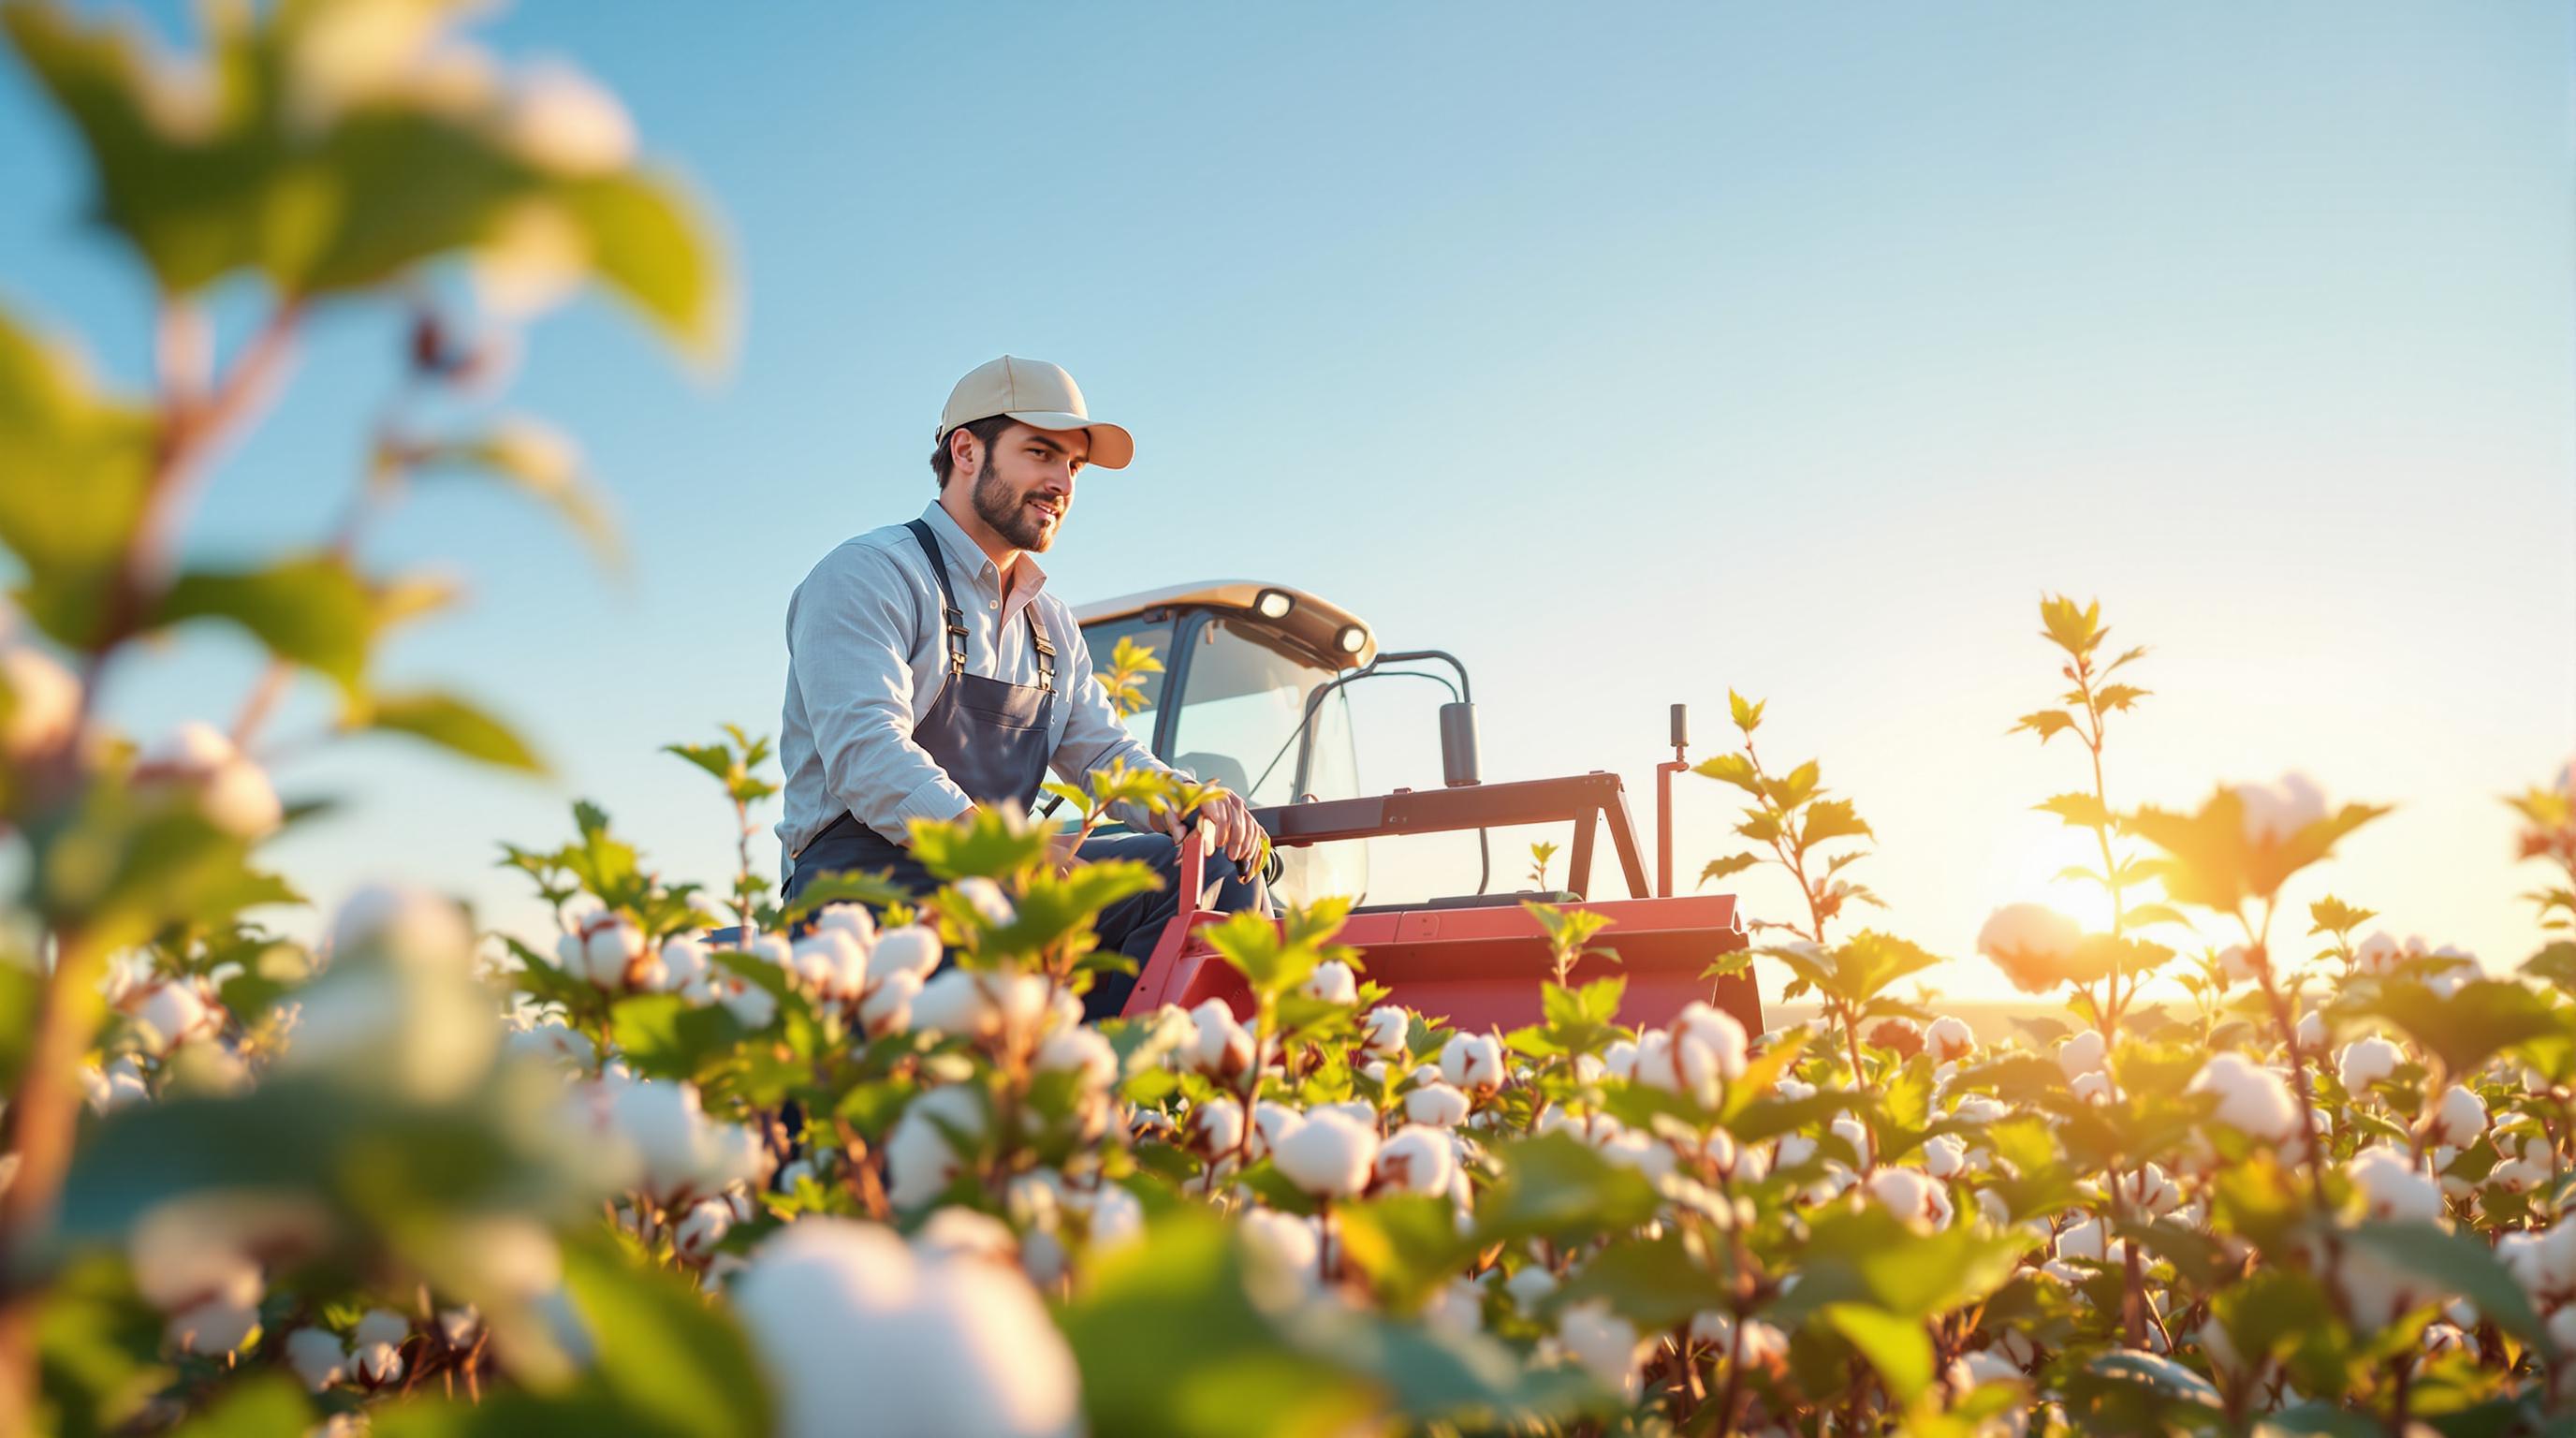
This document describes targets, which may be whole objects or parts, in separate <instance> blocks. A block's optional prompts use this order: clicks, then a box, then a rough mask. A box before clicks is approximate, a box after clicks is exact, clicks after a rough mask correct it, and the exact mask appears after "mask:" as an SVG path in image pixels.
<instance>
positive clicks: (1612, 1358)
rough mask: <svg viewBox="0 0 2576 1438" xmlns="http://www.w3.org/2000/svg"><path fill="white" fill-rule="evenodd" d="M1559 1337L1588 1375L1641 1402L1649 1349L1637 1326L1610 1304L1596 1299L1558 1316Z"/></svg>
mask: <svg viewBox="0 0 2576 1438" xmlns="http://www.w3.org/2000/svg"><path fill="white" fill-rule="evenodd" d="M1556 1334H1557V1338H1558V1339H1559V1341H1561V1342H1563V1343H1564V1344H1565V1350H1566V1352H1568V1353H1570V1354H1572V1355H1573V1357H1574V1361H1575V1362H1576V1363H1578V1364H1581V1365H1582V1366H1583V1369H1584V1371H1585V1372H1587V1373H1590V1374H1591V1375H1592V1376H1593V1377H1594V1378H1596V1379H1599V1380H1600V1381H1601V1383H1602V1384H1603V1385H1605V1386H1607V1387H1610V1388H1615V1389H1617V1390H1618V1391H1619V1392H1620V1393H1621V1394H1622V1395H1623V1396H1624V1397H1625V1398H1626V1399H1627V1401H1629V1402H1631V1403H1634V1402H1636V1401H1637V1397H1638V1394H1639V1392H1640V1390H1641V1387H1642V1382H1641V1376H1640V1373H1639V1371H1638V1370H1639V1367H1640V1365H1642V1364H1643V1363H1644V1362H1645V1358H1646V1353H1647V1345H1646V1344H1645V1343H1643V1342H1641V1341H1640V1340H1639V1339H1638V1337H1637V1326H1636V1325H1635V1324H1633V1323H1630V1322H1629V1321H1628V1320H1627V1319H1624V1318H1621V1317H1620V1316H1618V1315H1617V1314H1616V1313H1613V1312H1611V1311H1610V1305H1609V1304H1607V1303H1604V1302H1602V1301H1600V1300H1598V1299H1593V1300H1589V1301H1586V1302H1583V1303H1577V1304H1573V1305H1570V1306H1569V1307H1567V1309H1566V1310H1565V1312H1563V1313H1561V1314H1559V1315H1557V1324H1556Z"/></svg>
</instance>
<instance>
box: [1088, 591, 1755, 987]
mask: <svg viewBox="0 0 2576 1438" xmlns="http://www.w3.org/2000/svg"><path fill="white" fill-rule="evenodd" d="M1074 614H1075V618H1076V619H1077V620H1078V621H1079V622H1080V623H1081V625H1082V632H1083V637H1084V639H1085V640H1086V641H1087V643H1088V644H1089V646H1090V649H1091V654H1092V659H1093V663H1094V666H1095V667H1096V668H1098V669H1100V670H1101V671H1103V672H1106V671H1107V670H1108V668H1109V666H1110V658H1111V655H1112V654H1113V653H1114V652H1115V651H1116V649H1117V647H1118V643H1119V641H1120V640H1122V639H1132V640H1134V641H1135V642H1136V643H1137V644H1139V645H1143V646H1145V647H1148V648H1150V649H1152V650H1153V651H1154V653H1155V654H1156V655H1158V656H1159V657H1160V658H1161V660H1162V663H1163V669H1162V672H1161V673H1158V674H1149V675H1147V676H1145V678H1144V682H1143V684H1142V685H1141V688H1142V690H1143V699H1144V703H1143V705H1142V707H1141V708H1139V709H1137V710H1136V711H1135V712H1134V713H1133V714H1131V715H1130V716H1129V717H1128V721H1127V722H1128V726H1129V728H1130V730H1131V731H1132V732H1133V733H1134V734H1135V736H1136V738H1137V740H1138V741H1139V742H1140V743H1142V744H1144V745H1145V746H1146V747H1147V748H1149V749H1151V750H1152V751H1153V753H1154V755H1155V756H1156V757H1157V758H1160V759H1161V760H1163V761H1164V762H1165V763H1167V764H1170V765H1172V766H1173V767H1175V768H1179V769H1185V770H1188V771H1190V772H1192V773H1194V774H1195V775H1197V777H1198V778H1200V779H1201V780H1210V781H1215V782H1219V783H1222V784H1224V785H1225V786H1226V787H1227V788H1228V789H1231V790H1233V791H1234V792H1236V793H1238V794H1241V795H1243V796H1244V798H1245V800H1246V801H1247V802H1248V803H1250V804H1251V805H1252V806H1253V811H1254V813H1255V814H1256V815H1257V816H1258V817H1259V819H1260V821H1261V825H1262V827H1263V828H1264V829H1265V830H1267V831H1268V832H1269V834H1270V836H1271V841H1272V844H1273V847H1274V850H1275V858H1274V862H1273V865H1272V869H1271V891H1272V893H1273V894H1274V896H1276V897H1278V898H1281V899H1285V900H1288V901H1291V902H1295V901H1300V900H1307V899H1312V898H1315V897H1319V896H1322V895H1325V894H1350V895H1354V896H1358V897H1359V900H1360V901H1359V902H1358V903H1357V904H1356V905H1355V906H1354V907H1353V908H1352V910H1351V914H1350V919H1349V922H1348V923H1347V924H1346V925H1345V927H1344V928H1343V930H1342V933H1341V939H1342V941H1343V942H1346V943H1349V944H1353V945H1355V946H1357V947H1358V948H1359V949H1360V950H1361V953H1362V957H1363V960H1364V963H1365V966H1366V975H1367V977H1369V978H1371V979H1374V980H1376V981H1377V982H1379V983H1381V984H1384V985H1386V987H1387V988H1388V989H1389V990H1390V991H1391V995H1390V1002H1393V1003H1398V1004H1402V1005H1404V1006H1405V1007H1408V1008H1412V1009H1418V1010H1420V1011H1421V1012H1422V1013H1424V1014H1426V1015H1430V1016H1433V1017H1438V1018H1445V1019H1447V1020H1448V1021H1449V1022H1450V1023H1451V1024H1452V1025H1454V1026H1456V1027H1458V1028H1461V1029H1470V1030H1483V1029H1488V1028H1496V1027H1500V1028H1505V1029H1510V1028H1517V1027H1520V1026H1522V1025H1526V1024H1531V1023H1536V1022H1538V1021H1539V1020H1540V1017H1541V1015H1540V994H1541V989H1542V980H1544V979H1546V978H1548V977H1550V976H1552V974H1553V972H1554V960H1553V955H1552V953H1551V951H1550V949H1549V947H1548V942H1547V937H1546V931H1545V929H1544V928H1543V927H1542V925H1541V924H1540V922H1539V919H1538V917H1537V916H1536V915H1534V914H1532V913H1531V912H1529V911H1528V910H1527V909H1525V908H1523V907H1522V905H1523V904H1524V903H1525V902H1545V903H1551V904H1565V905H1579V906H1581V907H1583V908H1587V909H1591V910H1594V911H1597V912H1598V913H1599V914H1601V915H1602V916H1603V917H1605V918H1607V919H1608V920H1609V921H1610V922H1609V925H1608V926H1607V927H1606V928H1605V929H1604V930H1603V931H1602V935H1601V938H1602V941H1603V944H1604V945H1605V946H1606V947H1610V948H1613V949H1615V950H1616V951H1617V957H1616V959H1615V960H1614V959H1612V958H1609V957H1607V956H1598V955H1596V956H1591V957H1587V958H1585V959H1583V960H1582V961H1581V962H1580V963H1579V964H1578V965H1577V967H1576V969H1575V972H1574V975H1573V976H1574V977H1575V978H1576V979H1578V980H1583V979H1592V978H1598V977H1601V976H1603V975H1606V974H1612V973H1616V974H1622V975H1625V976H1626V978H1627V988H1626V990H1625V993H1624V994H1623V996H1622V1000H1621V1007H1620V1014H1619V1018H1620V1020H1621V1021H1622V1022H1625V1023H1629V1024H1637V1025H1644V1024H1655V1023H1661V1022H1666V1021H1669V1020H1670V1019H1671V1018H1672V1017H1673V1016H1674V1015H1675V1014H1676V1013H1678V1012H1679V1011H1680V1010H1681V1009H1682V1007H1683V1006H1684V1005H1685V1004H1688V1003H1689V1002H1691V1001H1692V1000H1694V999H1700V1000H1707V1001H1709V1002H1711V1003H1713V1004H1715V1005H1716V1006H1718V1007H1719V1008H1721V1009H1724V1010H1726V1011H1727V1012H1729V1013H1731V1014H1733V1015H1734V1016H1735V1018H1736V1019H1737V1020H1738V1021H1739V1022H1741V1023H1742V1024H1743V1025H1744V1028H1745V1031H1746V1032H1747V1033H1760V1032H1762V1006H1761V999H1760V996H1759V993H1758V991H1757V990H1756V988H1755V986H1754V983H1753V979H1752V976H1751V974H1750V973H1749V972H1743V971H1739V972H1736V973H1733V974H1729V975H1725V976H1722V977H1719V978H1715V979H1712V978H1709V977H1707V976H1706V972H1707V969H1708V966H1709V964H1710V962H1711V961H1712V960H1713V959H1715V958H1717V957H1718V956H1719V955H1721V954H1725V953H1728V952H1731V951H1735V950H1740V949H1742V948H1744V947H1745V943H1746V940H1745V925H1744V922H1743V919H1742V917H1741V916H1740V915H1739V913H1738V911H1737V908H1736V902H1735V899H1734V897H1733V896H1732V895H1726V894H1707V895H1676V894H1674V893H1673V836H1672V780H1673V776H1674V775H1675V774H1677V773H1679V772H1680V771H1681V770H1683V769H1684V768H1686V767H1687V764H1686V762H1685V760H1684V757H1683V756H1684V753H1685V751H1686V749H1687V747H1688V743H1689V737H1688V732H1687V716H1686V715H1685V714H1684V712H1683V708H1682V706H1681V705H1678V704H1676V705H1674V706H1673V708H1672V715H1671V723H1672V731H1671V744H1672V749H1673V757H1672V758H1671V759H1669V760H1667V761H1665V762H1663V763H1661V764H1659V765H1658V766H1657V767H1656V771H1655V789H1656V793H1655V828H1656V839H1657V847H1656V852H1655V856H1654V860H1655V874H1656V877H1655V881H1654V883H1653V884H1652V886H1651V887H1650V886H1649V884H1648V882H1647V877H1646V860H1645V856H1644V854H1643V852H1642V850H1641V848H1640V846H1639V844H1638V841H1637V833H1636V830H1635V827H1634V825H1633V824H1632V823H1631V821H1630V819H1629V815H1628V798H1627V794H1626V791H1625V789H1624V787H1623V786H1622V784H1621V782H1620V779H1619V776H1618V775H1617V774H1616V773H1611V772H1606V771H1603V770H1598V769H1596V770H1593V771H1592V772H1590V773H1586V774H1571V775H1566V776H1563V777H1559V778H1552V779H1515V780H1505V781H1501V782H1495V783H1487V782H1485V781H1484V779H1483V777H1482V776H1481V774H1480V773H1479V772H1478V759H1477V753H1476V718H1475V700H1474V694H1473V692H1472V690H1471V688H1470V686H1469V683H1468V678H1467V668H1466V665H1464V664H1463V663H1461V662H1460V661H1459V660H1458V659H1457V658H1455V657H1454V656H1452V655H1450V654H1447V653H1445V652H1443V651H1440V650H1433V649H1424V650H1408V651H1402V652H1387V651H1382V650H1380V649H1379V647H1378V642H1377V636H1376V635H1375V633H1373V632H1372V631H1371V630H1370V628H1369V626H1368V625H1367V624H1366V623H1364V622H1362V621H1361V620H1360V619H1359V618H1358V617H1357V616H1355V615H1353V614H1351V613H1350V612H1349V611H1348V610H1345V609H1342V608H1340V607H1339V606H1336V605H1334V604H1332V603H1330V602H1328V601H1326V600H1324V599H1322V598H1320V597H1318V596H1316V595H1313V594H1309V593H1307V592H1306V591H1304V590H1301V589H1295V588H1291V587H1289V586H1287V585H1281V584H1264V583H1255V582H1251V581H1220V582H1215V583H1209V584H1199V585H1185V586H1181V587H1177V588H1170V589H1160V590H1155V591H1152V592H1150V593H1145V594H1135V595H1129V596H1126V597H1124V598H1119V599H1109V600H1103V601H1101V602H1099V603H1095V604H1089V605H1084V606H1079V607H1077V608H1076V609H1075V611H1074ZM1444 670H1445V671H1447V672H1446V673H1443V672H1441V671H1444ZM1397 676H1407V677H1416V678H1428V679H1432V680H1434V681H1436V682H1439V683H1441V684H1443V685H1446V686H1447V687H1448V689H1449V692H1450V696H1451V697H1450V698H1449V700H1448V701H1447V702H1445V703H1443V704H1441V705H1440V707H1439V729H1440V753H1441V770H1442V779H1443V783H1442V786H1441V787H1440V788H1437V789H1392V790H1389V791H1387V792H1385V793H1375V794H1372V793H1363V792H1361V790H1360V783H1359V779H1358V773H1359V766H1358V743H1357V736H1356V735H1355V734H1354V732H1353V724H1352V719H1351V712H1350V705H1349V697H1348V696H1349V690H1350V688H1351V686H1353V685H1355V684H1359V683H1363V682H1368V681H1371V680H1378V679H1385V678H1393V677H1397ZM1453 679H1454V683H1453V682H1452V680H1453ZM1567 822H1571V823H1572V824H1573V825H1574V832H1573V838H1572V842H1571V843H1570V845H1569V846H1568V849H1567V860H1568V862H1567V870H1566V876H1565V888H1564V889H1562V890H1555V891H1548V892H1536V891H1529V890H1523V891H1520V892H1514V893H1494V892H1489V890H1490V889H1491V888H1492V885H1491V883H1490V880H1491V876H1492V861H1491V853H1490V850H1489V849H1488V850H1487V851H1486V862H1485V864H1484V872H1485V881H1483V882H1479V884H1478V885H1477V888H1476V891H1475V892H1473V893H1464V894H1457V895H1454V896H1448V897H1440V898H1432V899H1426V900H1422V901H1418V902H1411V903H1401V904H1392V903H1379V904H1372V903H1369V902H1367V900H1366V892H1367V888H1368V841H1369V840H1370V839H1372V838H1377V837H1381V836H1400V835H1416V834H1431V833H1442V832H1458V831H1465V830H1475V831H1477V833H1478V840H1479V844H1480V846H1481V845H1485V844H1487V843H1488V842H1489V841H1488V840H1487V838H1486V835H1485V832H1484V831H1487V830H1490V829H1496V828H1505V827H1510V826H1515V825H1525V824H1560V823H1567ZM1604 834H1606V835H1607V836H1608V838H1609V846H1610V853H1611V856H1612V858H1613V859H1614V861H1615V862H1616V863H1617V865H1618V867H1619V873H1620V877H1621V878H1622V879H1623V880H1625V882H1626V886H1627V896H1626V897H1624V898H1615V899H1614V898H1597V899H1596V898H1594V897H1593V895H1592V880H1593V872H1592V871H1593V864H1594V860H1595V858H1596V857H1597V854H1598V850H1599V844H1600V837H1601V836H1602V835H1604ZM1203 863H1204V853H1203V847H1202V844H1201V841H1200V839H1199V838H1198V837H1197V836H1196V835H1195V834H1193V835H1192V836H1190V837H1189V838H1187V839H1186V840H1185V841H1184V843H1183V845H1182V852H1181V864H1180V876H1181V884H1182V889H1181V892H1182V893H1183V894H1184V895H1186V896H1198V897H1196V898H1193V899H1185V901H1184V903H1183V904H1182V906H1181V909H1180V912H1179V913H1178V914H1177V915H1175V916H1174V918H1173V920H1172V922H1171V924H1170V926H1169V927H1168V928H1167V929H1166V930H1165V931H1164V933H1163V935H1162V937H1161V939H1160V940H1159V941H1158V942H1157V944H1156V946H1155V948H1154V952H1153V955H1152V957H1151V958H1149V959H1148V960H1147V961H1146V963H1145V965H1144V968H1143V970H1142V971H1141V972H1140V973H1139V974H1138V976H1137V982H1136V987H1135V990H1134V992H1133V994H1132V995H1131V996H1130V997H1129V999H1128V1001H1127V1007H1126V1013H1127V1014H1128V1015H1129V1016H1134V1015H1137V1014H1144V1013H1151V1012H1153V1011H1154V1010H1155V1009H1156V1008H1158V1007H1159V1006H1161V1005H1163V1004H1166V1003H1171V1004H1178V1005H1180V1006H1182V1007H1184V1008H1188V1007H1193V1006H1195V1005H1197V1004H1199V1003H1202V1002H1204V1001H1205V1000H1207V999H1210V998H1221V999H1224V1000H1226V1001H1227V1002H1228V1004H1229V1005H1231V1006H1232V1007H1234V1008H1235V1009H1236V1010H1237V1011H1238V1012H1239V1013H1243V1012H1249V1009H1250V1005H1251V999H1252V996H1251V992H1250V990H1249V989H1248V988H1247V987H1246V986H1245V985H1244V983H1243V981H1242V978H1241V975H1239V974H1238V973H1236V971H1235V970H1234V969H1233V967H1232V966H1230V965H1228V964H1227V963H1225V962H1224V960H1223V959H1222V958H1220V957H1219V956H1218V955H1217V953H1216V951H1215V950H1214V949H1213V948H1211V947H1209V946H1208V945H1207V944H1206V943H1205V942H1204V940H1202V939H1201V938H1200V937H1199V936H1198V934H1197V929H1198V928H1199V926H1200V925H1202V924H1204V923H1207V922H1211V921H1213V920H1216V919H1217V918H1219V917H1220V916H1219V915H1217V914H1214V913H1212V912H1208V911H1206V910H1205V909H1204V908H1202V907H1201V905H1202V904H1204V903H1205V902H1206V898H1205V896H1206V893H1207V890H1206V887H1205V886H1204V885H1203V883H1202V880H1203V878H1204V873H1203V870H1202V867H1201V866H1202V864H1203Z"/></svg>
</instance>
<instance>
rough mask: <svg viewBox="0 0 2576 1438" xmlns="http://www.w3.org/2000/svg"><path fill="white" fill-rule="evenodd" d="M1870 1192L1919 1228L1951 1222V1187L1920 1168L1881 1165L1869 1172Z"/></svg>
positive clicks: (1928, 1229)
mask: <svg viewBox="0 0 2576 1438" xmlns="http://www.w3.org/2000/svg"><path fill="white" fill-rule="evenodd" d="M1869 1193H1870V1197H1872V1198H1875V1199H1877V1200H1878V1202H1879V1204H1880V1206H1882V1207H1884V1208H1885V1209H1886V1210H1887V1211H1888V1212H1890V1213H1892V1214H1895V1215H1896V1216H1897V1217H1898V1218H1901V1219H1903V1220H1904V1221H1905V1223H1906V1226H1908V1227H1910V1228H1913V1229H1915V1230H1916V1231H1918V1232H1923V1233H1930V1232H1933V1231H1935V1230H1937V1229H1943V1228H1947V1227H1949V1226H1950V1191H1949V1190H1948V1189H1946V1188H1944V1187H1942V1186H1941V1185H1940V1184H1939V1183H1936V1182H1934V1181H1933V1179H1932V1178H1931V1176H1930V1175H1928V1174H1925V1173H1924V1172H1922V1171H1921V1170H1919V1169H1911V1168H1882V1169H1879V1170H1877V1171H1876V1172H1874V1173H1872V1174H1871V1175H1870V1176H1869Z"/></svg>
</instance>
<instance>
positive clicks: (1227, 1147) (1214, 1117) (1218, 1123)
mask: <svg viewBox="0 0 2576 1438" xmlns="http://www.w3.org/2000/svg"><path fill="white" fill-rule="evenodd" d="M1190 1141H1191V1143H1192V1144H1193V1145H1194V1146H1195V1147H1197V1148H1198V1149H1199V1150H1200V1151H1202V1152H1205V1153H1210V1154H1224V1153H1232V1152H1233V1151H1234V1150H1235V1148H1236V1147H1237V1146H1238V1145H1240V1144H1241V1143H1242V1142H1243V1105H1242V1103H1240V1102H1239V1101H1237V1100H1235V1099H1233V1098H1231V1097H1228V1096H1226V1095H1223V1094H1220V1095H1218V1096H1217V1097H1215V1098H1212V1099H1209V1100H1208V1101H1207V1102H1205V1103H1203V1104H1200V1105H1199V1106H1198V1107H1196V1108H1194V1109H1192V1110H1190Z"/></svg>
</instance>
